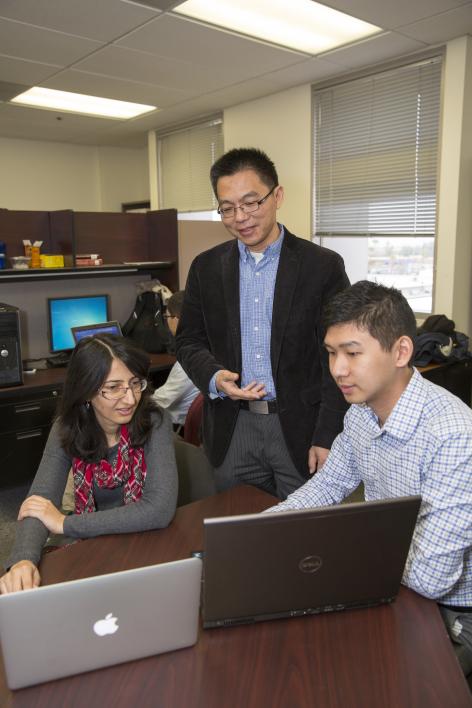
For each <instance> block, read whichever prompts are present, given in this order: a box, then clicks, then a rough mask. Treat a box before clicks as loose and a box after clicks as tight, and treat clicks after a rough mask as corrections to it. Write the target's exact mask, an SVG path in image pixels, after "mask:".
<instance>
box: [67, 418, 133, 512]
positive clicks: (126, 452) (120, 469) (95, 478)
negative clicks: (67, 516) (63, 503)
mask: <svg viewBox="0 0 472 708" xmlns="http://www.w3.org/2000/svg"><path fill="white" fill-rule="evenodd" d="M146 472H147V470H146V461H145V459H144V450H143V448H142V447H138V448H136V449H134V448H132V447H131V445H130V440H129V433H128V428H127V427H126V425H122V426H121V430H120V441H119V443H118V454H117V456H116V459H115V461H114V462H113V463H110V462H108V460H100V462H96V463H95V462H85V461H84V460H81V459H80V458H78V457H74V459H73V461H72V474H73V477H74V493H75V513H76V514H83V513H87V512H91V511H95V509H96V507H95V498H94V494H93V485H94V482H96V484H97V485H98V486H99V487H106V488H107V489H113V488H114V487H118V486H121V485H123V491H124V503H125V504H130V503H131V502H135V501H137V500H138V499H139V498H140V497H141V495H142V493H143V486H144V481H145V479H146Z"/></svg>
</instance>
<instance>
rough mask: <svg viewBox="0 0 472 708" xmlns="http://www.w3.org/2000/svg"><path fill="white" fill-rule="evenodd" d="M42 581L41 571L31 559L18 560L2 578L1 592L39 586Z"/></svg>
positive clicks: (4, 593) (3, 593) (0, 582)
mask: <svg viewBox="0 0 472 708" xmlns="http://www.w3.org/2000/svg"><path fill="white" fill-rule="evenodd" d="M40 581H41V578H40V576H39V571H38V569H37V568H36V566H35V565H34V563H32V562H31V561H29V560H22V561H18V563H15V565H12V567H11V568H10V570H9V571H8V573H5V575H3V576H2V577H1V578H0V594H1V595H6V594H7V593H9V592H17V591H18V590H30V589H31V588H37V587H38V586H39V583H40Z"/></svg>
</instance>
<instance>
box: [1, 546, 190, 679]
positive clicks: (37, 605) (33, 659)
mask: <svg viewBox="0 0 472 708" xmlns="http://www.w3.org/2000/svg"><path fill="white" fill-rule="evenodd" d="M201 572H202V562H201V560H200V559H199V558H187V559H185V560H179V561H175V562H172V563H163V564H160V565H153V566H149V567H147V568H137V569H135V570H127V571H123V572H120V573H112V574H110V575H101V576H98V577H93V578H86V579H83V580H74V581H71V582H67V583H58V584H57V585H47V586H44V587H40V588H37V589H35V590H25V591H22V592H17V593H12V594H10V595H1V596H0V639H1V645H2V651H3V660H4V665H5V674H6V679H7V684H8V687H9V688H11V689H15V688H22V687H24V686H31V685H34V684H36V683H42V682H43V681H51V680H52V679H57V678H61V677H64V676H70V675H72V674H78V673H82V672H83V671H90V670H93V669H99V668H101V667H103V666H112V665H114V664H119V663H121V662H124V661H132V660H133V659H140V658H142V657H145V656H152V655H153V654H160V653H162V652H167V651H173V650H174V649H181V648H183V647H188V646H190V645H192V644H195V642H196V641H197V633H198V624H199V605H200V587H201Z"/></svg>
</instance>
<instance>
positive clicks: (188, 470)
mask: <svg viewBox="0 0 472 708" xmlns="http://www.w3.org/2000/svg"><path fill="white" fill-rule="evenodd" d="M174 447H175V458H176V462H177V472H178V475H179V495H178V498H177V506H183V505H184V504H190V502H193V501H197V500H198V499H203V498H204V497H208V496H210V495H211V494H216V488H215V482H214V479H213V469H212V467H211V465H210V463H209V461H208V459H207V456H206V454H205V451H204V450H203V448H202V447H196V446H195V445H191V444H190V443H187V442H185V441H184V440H182V438H180V437H179V436H178V435H175V436H174Z"/></svg>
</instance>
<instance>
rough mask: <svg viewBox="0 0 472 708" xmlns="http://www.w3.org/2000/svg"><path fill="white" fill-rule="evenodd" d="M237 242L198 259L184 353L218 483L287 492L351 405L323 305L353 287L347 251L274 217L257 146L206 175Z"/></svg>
mask: <svg viewBox="0 0 472 708" xmlns="http://www.w3.org/2000/svg"><path fill="white" fill-rule="evenodd" d="M210 179H211V183H212V186H213V190H214V192H215V195H216V197H217V200H218V204H219V209H218V212H219V214H220V216H221V219H222V221H223V224H224V225H225V227H226V229H227V231H228V232H229V234H230V235H231V236H232V237H233V238H232V240H231V241H228V242H226V243H223V244H221V245H219V246H216V247H215V248H212V249H211V250H209V251H206V252H205V253H202V254H200V255H199V256H197V258H196V259H195V260H194V261H193V263H192V266H191V268H190V272H189V276H188V280H187V286H186V291H185V300H184V305H183V309H182V315H181V319H180V324H179V328H178V330H177V358H178V360H179V361H180V363H181V364H182V367H183V368H184V370H185V371H186V372H187V374H188V375H189V377H190V378H191V379H192V381H193V382H194V383H195V384H196V385H197V386H198V388H199V389H200V390H201V391H202V392H203V393H204V394H206V395H205V410H204V418H203V441H204V446H205V449H206V452H207V455H208V457H209V459H210V461H211V463H212V465H213V466H214V468H215V480H216V484H217V488H218V489H220V490H223V489H227V488H229V487H232V486H234V485H236V484H253V485H255V486H257V487H259V488H261V489H264V490H266V491H268V492H271V493H272V494H276V495H277V496H278V497H279V498H281V499H284V498H285V497H286V496H287V495H288V494H289V493H290V492H292V491H293V490H295V489H297V488H298V487H299V486H300V485H301V484H303V482H304V481H305V480H306V478H307V477H308V475H309V473H313V472H315V471H316V470H317V469H318V468H319V467H321V466H322V465H323V463H324V461H325V459H326V457H327V455H328V452H329V448H330V447H331V443H332V442H333V440H334V438H335V437H336V435H337V434H338V433H339V432H340V430H341V429H342V420H343V417H344V413H345V411H346V404H345V402H344V400H343V397H342V396H341V395H340V393H339V391H338V390H337V387H336V385H335V383H334V381H333V380H332V378H331V376H330V374H329V370H328V364H327V356H326V353H325V352H324V350H323V333H322V332H321V328H320V318H321V312H322V309H323V306H324V304H325V302H326V301H327V300H329V299H330V298H331V297H332V296H333V295H334V294H335V293H337V292H338V291H340V290H342V289H344V288H345V287H346V286H347V285H348V279H347V276H346V273H345V270H344V264H343V261H342V259H341V257H340V256H339V255H337V254H336V253H334V252H333V251H329V250H327V249H325V248H321V247H320V246H317V245H315V244H313V243H311V242H310V241H307V240H305V239H301V238H297V237H296V236H294V235H292V234H291V233H290V232H289V231H288V229H286V228H285V227H284V226H282V225H281V224H278V223H277V219H276V215H277V210H278V209H279V207H280V206H281V204H282V201H283V197H284V191H283V187H282V186H280V185H279V181H278V176H277V171H276V169H275V166H274V163H273V162H272V161H271V160H270V159H269V157H268V156H267V155H266V154H265V153H264V152H262V151H261V150H258V149H255V148H240V149H234V150H230V151H229V152H227V153H226V154H225V155H223V156H222V157H220V158H219V159H218V160H217V161H216V162H215V164H214V165H213V167H212V168H211V172H210Z"/></svg>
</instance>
